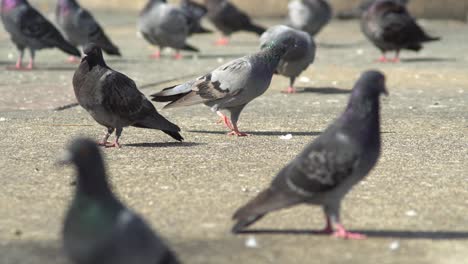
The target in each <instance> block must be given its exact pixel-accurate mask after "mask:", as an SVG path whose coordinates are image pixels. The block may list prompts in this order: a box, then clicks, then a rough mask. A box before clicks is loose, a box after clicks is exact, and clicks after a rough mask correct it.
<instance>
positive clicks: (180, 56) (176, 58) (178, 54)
mask: <svg viewBox="0 0 468 264" xmlns="http://www.w3.org/2000/svg"><path fill="white" fill-rule="evenodd" d="M183 57H184V56H182V54H180V53H176V54H175V55H174V59H175V60H181V59H183Z"/></svg>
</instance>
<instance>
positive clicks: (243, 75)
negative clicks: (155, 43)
mask: <svg viewBox="0 0 468 264" xmlns="http://www.w3.org/2000/svg"><path fill="white" fill-rule="evenodd" d="M294 42H295V40H294V39H293V38H291V37H287V36H282V37H280V38H277V40H276V41H273V42H271V43H270V44H269V45H268V46H267V47H265V48H264V49H263V50H262V51H259V52H258V53H255V54H253V55H250V56H245V57H242V58H239V59H236V60H233V61H231V62H228V63H226V64H224V65H222V66H220V67H218V68H217V69H215V70H213V71H212V72H210V73H208V74H206V75H203V76H201V77H198V78H197V79H195V80H191V81H189V82H186V83H184V84H181V85H177V86H173V87H169V88H165V89H163V90H162V91H160V92H158V93H156V94H153V95H151V97H152V100H153V101H156V102H170V103H169V104H167V105H166V106H164V108H170V107H178V106H188V105H194V104H199V103H204V104H205V105H207V106H209V107H211V110H212V111H213V112H216V113H217V114H218V116H220V117H221V121H222V122H224V124H225V125H226V126H227V127H228V128H229V129H230V130H231V132H230V133H229V135H236V136H247V134H246V133H243V132H240V131H239V129H238V127H237V121H238V119H239V115H240V113H241V111H242V110H243V109H244V107H245V106H246V105H247V104H248V103H249V102H250V101H252V100H253V99H255V98H256V97H258V96H260V95H262V94H263V93H264V92H265V91H266V90H267V89H268V87H269V86H270V82H271V78H272V76H273V73H274V72H275V70H276V68H277V67H278V63H279V62H280V60H281V57H282V56H283V55H284V54H285V53H286V52H287V51H288V50H289V49H291V48H293V47H294V45H295V43H294ZM221 110H227V111H228V112H229V113H230V117H231V121H229V118H228V117H227V116H226V115H224V114H223V113H222V112H221Z"/></svg>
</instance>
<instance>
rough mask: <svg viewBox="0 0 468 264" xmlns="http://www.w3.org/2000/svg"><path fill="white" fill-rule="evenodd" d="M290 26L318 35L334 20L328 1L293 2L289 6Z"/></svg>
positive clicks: (298, 0)
mask: <svg viewBox="0 0 468 264" xmlns="http://www.w3.org/2000/svg"><path fill="white" fill-rule="evenodd" d="M288 9H289V15H288V25H289V26H291V27H292V28H295V29H299V30H302V31H305V32H307V33H309V34H310V35H311V36H312V37H313V36H315V35H317V34H318V33H319V32H320V31H321V30H322V29H323V27H325V26H326V25H327V24H328V23H329V22H330V20H331V18H332V8H331V6H330V4H329V3H328V1H327V0H293V1H291V2H290V3H289V5H288Z"/></svg>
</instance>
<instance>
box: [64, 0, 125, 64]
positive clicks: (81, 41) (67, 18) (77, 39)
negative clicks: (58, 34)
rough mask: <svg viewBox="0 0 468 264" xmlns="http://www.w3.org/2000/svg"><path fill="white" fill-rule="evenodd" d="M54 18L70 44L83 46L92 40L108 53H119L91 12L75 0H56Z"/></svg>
mask: <svg viewBox="0 0 468 264" xmlns="http://www.w3.org/2000/svg"><path fill="white" fill-rule="evenodd" d="M55 20H56V21H57V24H58V25H59V27H60V29H61V30H62V31H63V33H64V34H65V37H66V38H67V39H68V41H69V42H70V43H71V44H73V45H75V46H82V47H83V46H85V45H86V44H88V43H90V42H92V43H94V44H96V45H98V46H99V47H100V48H101V49H102V50H103V51H104V52H105V53H107V54H109V55H117V56H120V55H121V54H120V51H119V49H118V48H117V46H115V45H114V44H113V43H112V42H111V41H110V39H109V38H108V37H107V36H106V34H105V33H104V30H103V29H102V28H101V26H100V25H99V24H98V22H97V21H96V20H95V19H94V17H93V16H92V15H91V13H90V12H89V11H88V10H86V9H83V8H82V7H81V6H80V5H79V4H78V2H77V1H76V0H58V1H57V7H56V9H55ZM73 58H76V57H72V58H70V60H74V59H73Z"/></svg>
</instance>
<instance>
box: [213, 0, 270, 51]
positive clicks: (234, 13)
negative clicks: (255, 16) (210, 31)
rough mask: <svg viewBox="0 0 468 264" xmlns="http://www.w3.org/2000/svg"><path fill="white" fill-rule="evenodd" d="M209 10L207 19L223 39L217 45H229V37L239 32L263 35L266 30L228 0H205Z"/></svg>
mask: <svg viewBox="0 0 468 264" xmlns="http://www.w3.org/2000/svg"><path fill="white" fill-rule="evenodd" d="M205 5H206V8H207V9H208V13H207V17H208V18H209V19H210V21H211V22H212V23H213V25H214V26H215V27H216V28H217V29H218V30H219V31H221V33H222V34H223V37H221V38H220V39H219V40H218V41H217V42H216V45H227V44H228V43H229V38H228V37H229V36H230V35H231V34H232V33H234V32H237V31H249V32H253V33H256V34H257V35H259V36H260V35H261V34H262V33H263V32H265V28H264V27H262V26H258V25H255V24H253V23H252V21H251V20H250V18H249V16H248V15H247V14H246V13H244V12H243V11H241V10H239V9H238V8H237V7H236V6H235V5H234V4H232V3H230V2H229V1H228V0H205Z"/></svg>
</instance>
